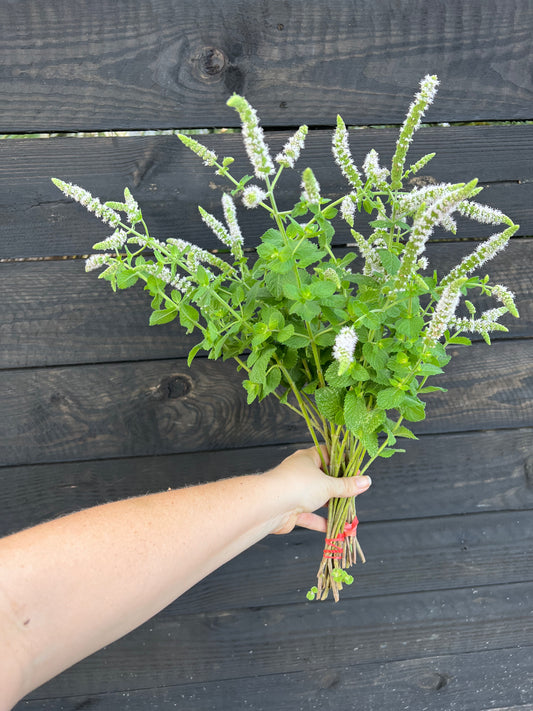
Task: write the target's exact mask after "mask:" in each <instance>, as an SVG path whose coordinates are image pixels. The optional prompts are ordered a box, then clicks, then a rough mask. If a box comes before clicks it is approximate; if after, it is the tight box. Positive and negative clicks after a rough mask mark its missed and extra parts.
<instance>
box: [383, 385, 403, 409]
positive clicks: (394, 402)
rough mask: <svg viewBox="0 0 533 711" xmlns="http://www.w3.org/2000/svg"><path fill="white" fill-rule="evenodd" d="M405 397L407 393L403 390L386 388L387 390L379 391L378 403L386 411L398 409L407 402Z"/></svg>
mask: <svg viewBox="0 0 533 711" xmlns="http://www.w3.org/2000/svg"><path fill="white" fill-rule="evenodd" d="M405 397H406V393H405V392H404V391H403V390H398V389H397V388H385V390H380V391H379V393H378V397H377V403H378V405H379V407H382V408H383V409H384V410H391V409H395V408H397V407H398V406H399V405H400V404H401V403H402V402H403V401H404V400H405Z"/></svg>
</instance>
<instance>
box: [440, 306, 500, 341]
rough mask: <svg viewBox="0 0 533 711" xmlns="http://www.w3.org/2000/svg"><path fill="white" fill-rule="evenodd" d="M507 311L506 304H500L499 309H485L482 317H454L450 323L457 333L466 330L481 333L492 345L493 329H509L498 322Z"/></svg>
mask: <svg viewBox="0 0 533 711" xmlns="http://www.w3.org/2000/svg"><path fill="white" fill-rule="evenodd" d="M506 313H507V308H506V307H505V306H500V307H499V308H497V309H488V310H487V311H484V312H483V313H482V314H481V316H480V318H454V319H452V321H451V323H450V324H449V325H450V327H452V328H453V329H454V330H455V332H456V333H459V332H462V331H466V332H470V333H479V334H480V335H481V336H483V339H484V340H485V342H486V343H488V344H489V345H490V336H489V333H490V332H491V331H506V332H507V331H508V330H509V329H508V328H507V327H506V326H504V325H503V324H502V323H498V319H499V318H500V317H501V316H503V315H504V314H506Z"/></svg>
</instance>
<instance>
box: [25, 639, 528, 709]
mask: <svg viewBox="0 0 533 711" xmlns="http://www.w3.org/2000/svg"><path fill="white" fill-rule="evenodd" d="M442 651H443V652H444V650H442ZM324 661H325V662H326V664H325V665H324V666H323V667H322V668H320V669H317V670H314V671H302V672H293V673H290V674H272V675H261V674H260V672H259V673H257V672H256V674H255V675H254V676H253V677H246V678H239V679H227V680H219V681H213V682H207V683H205V682H203V683H201V684H194V683H190V684H181V685H179V686H165V687H158V688H150V689H140V690H136V691H134V690H133V689H132V690H128V691H126V692H116V693H94V694H91V695H89V696H83V695H82V696H73V695H71V694H72V691H70V692H67V693H69V695H68V696H63V697H60V698H50V699H43V698H40V697H39V694H40V692H39V691H36V692H35V693H34V694H32V696H31V698H30V699H29V700H26V701H24V702H22V703H21V704H19V705H18V706H16V708H15V711H78V710H79V709H81V708H85V707H89V706H90V708H91V709H94V711H116V710H117V709H124V710H125V711H145V709H147V708H150V709H151V710H152V711H160V710H161V711H162V710H163V709H167V708H169V707H171V706H172V705H174V706H177V707H178V708H179V709H182V710H183V711H189V710H190V711H198V710H199V709H201V711H226V709H228V708H235V707H236V706H237V705H238V704H239V705H240V704H242V706H243V708H246V709H249V710H250V711H271V710H272V709H274V708H275V709H277V710H278V711H296V710H298V711H303V710H304V709H308V708H316V709H321V711H352V710H353V709H354V707H355V708H363V709H381V710H382V711H397V709H399V708H408V709H409V710H410V711H426V710H427V709H428V708H430V709H431V711H489V710H491V711H530V709H531V703H530V699H531V697H532V696H533V688H532V686H531V684H532V681H531V680H532V672H533V650H532V649H531V647H523V648H514V649H498V650H490V651H476V652H470V653H468V654H453V655H447V654H444V653H441V654H440V655H439V656H434V657H426V658H421V659H403V660H401V661H398V662H381V663H373V664H361V665H357V664H353V665H351V666H349V665H340V666H337V667H333V668H332V667H329V666H327V660H324ZM82 704H83V706H82Z"/></svg>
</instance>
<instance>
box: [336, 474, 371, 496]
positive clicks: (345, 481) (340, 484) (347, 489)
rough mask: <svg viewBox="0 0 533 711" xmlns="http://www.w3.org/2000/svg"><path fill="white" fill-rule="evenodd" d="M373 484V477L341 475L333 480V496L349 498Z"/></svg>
mask: <svg viewBox="0 0 533 711" xmlns="http://www.w3.org/2000/svg"><path fill="white" fill-rule="evenodd" d="M371 484H372V479H371V478H370V477H369V476H367V475H365V476H350V477H339V478H338V479H333V480H332V482H331V498H341V499H345V498H349V497H350V496H357V495H358V494H362V493H363V491H366V490H367V489H368V488H369V487H370V485H371Z"/></svg>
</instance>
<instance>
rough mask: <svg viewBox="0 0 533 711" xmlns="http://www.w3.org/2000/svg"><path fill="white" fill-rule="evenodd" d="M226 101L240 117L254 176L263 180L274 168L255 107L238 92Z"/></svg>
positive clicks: (245, 145)
mask: <svg viewBox="0 0 533 711" xmlns="http://www.w3.org/2000/svg"><path fill="white" fill-rule="evenodd" d="M226 103H227V105H228V106H230V107H231V108H233V109H235V110H236V111H237V112H238V114H239V116H240V118H241V123H242V135H243V140H244V147H245V149H246V153H247V154H248V158H249V159H250V163H251V164H252V165H253V167H254V171H255V177H256V178H259V179H260V180H265V179H266V178H267V177H268V176H269V175H272V174H273V173H274V170H275V168H274V163H273V162H272V158H271V157H270V152H269V150H268V148H267V145H266V143H265V139H264V136H263V129H262V128H261V127H260V126H259V119H258V118H257V113H256V111H255V109H254V108H252V106H250V104H249V103H248V102H247V101H246V99H245V98H244V97H243V96H239V95H238V94H233V96H232V97H231V98H230V99H228V101H227V102H226Z"/></svg>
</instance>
